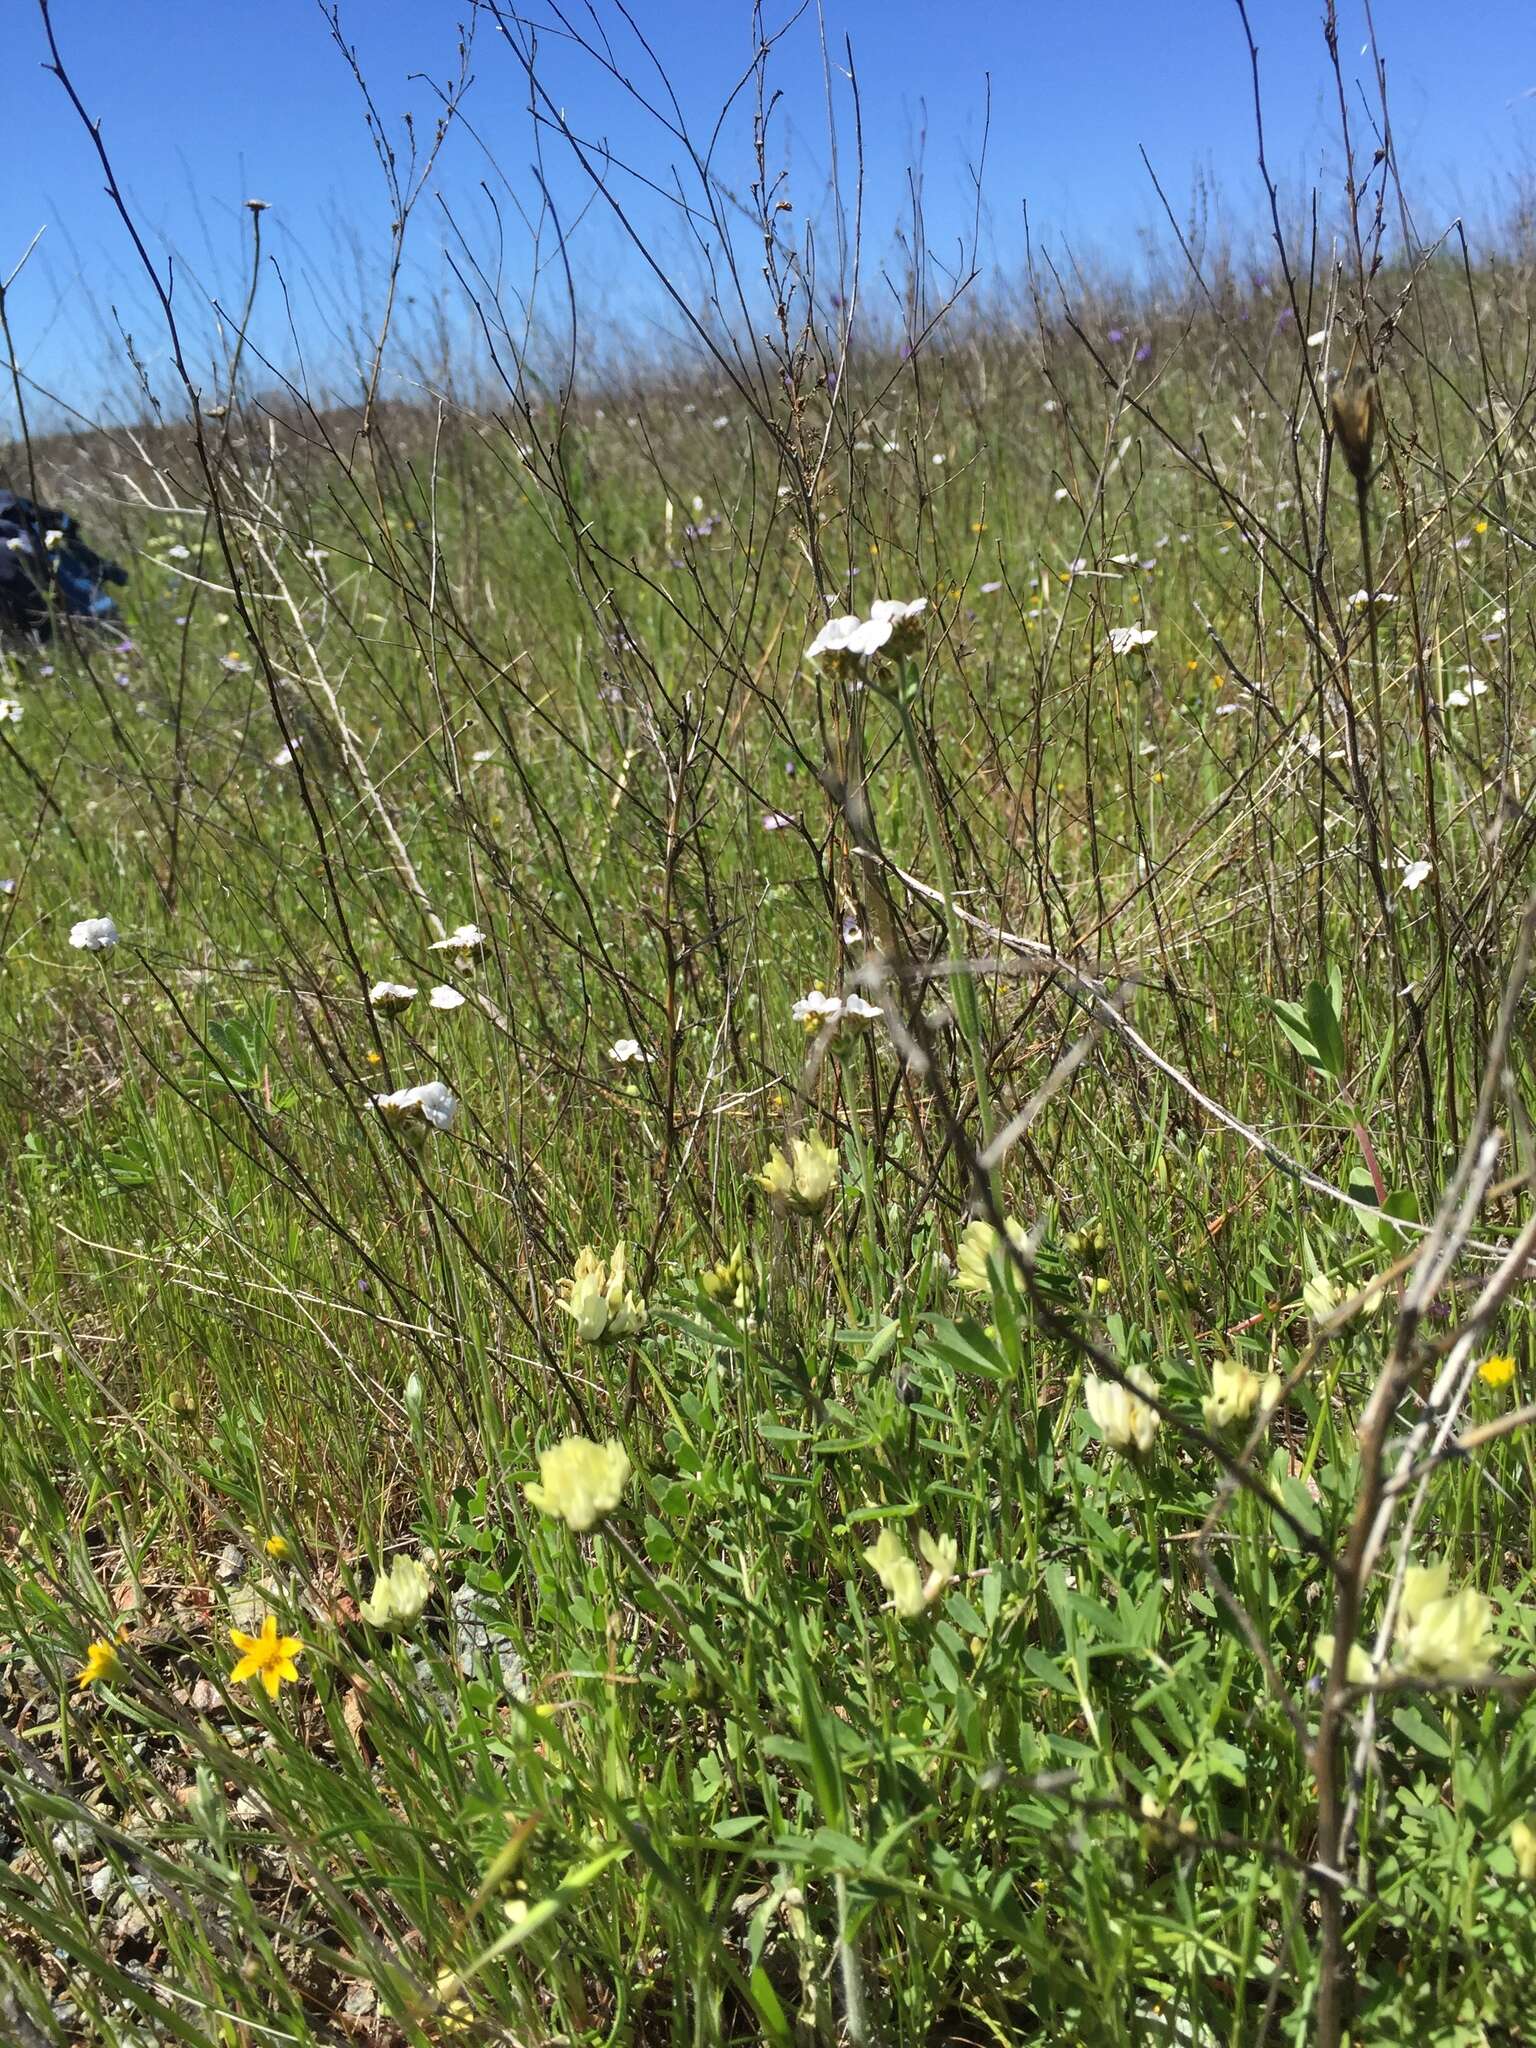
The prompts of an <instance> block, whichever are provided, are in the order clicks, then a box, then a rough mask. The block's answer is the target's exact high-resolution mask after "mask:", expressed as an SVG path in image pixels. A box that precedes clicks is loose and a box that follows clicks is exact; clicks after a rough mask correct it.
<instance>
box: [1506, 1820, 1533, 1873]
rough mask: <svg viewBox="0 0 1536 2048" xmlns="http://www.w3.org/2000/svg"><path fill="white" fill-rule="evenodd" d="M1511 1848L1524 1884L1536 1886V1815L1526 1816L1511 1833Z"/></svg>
mask: <svg viewBox="0 0 1536 2048" xmlns="http://www.w3.org/2000/svg"><path fill="white" fill-rule="evenodd" d="M1509 1846H1510V1848H1511V1849H1513V1850H1514V1852H1515V1868H1516V1870H1518V1871H1519V1873H1520V1877H1521V1881H1522V1883H1524V1884H1536V1814H1529V1813H1528V1814H1526V1815H1525V1817H1524V1818H1523V1819H1522V1820H1517V1821H1516V1822H1515V1824H1514V1826H1513V1827H1512V1828H1511V1829H1510V1831H1509Z"/></svg>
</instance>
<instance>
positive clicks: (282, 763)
mask: <svg viewBox="0 0 1536 2048" xmlns="http://www.w3.org/2000/svg"><path fill="white" fill-rule="evenodd" d="M302 744H303V742H302V741H301V740H295V741H294V742H293V744H292V745H291V746H286V747H279V748H278V750H277V752H276V753H275V754H274V755H273V756H272V766H273V767H274V768H291V767H292V766H293V757H294V755H295V754H296V753H297V752H298V750H299V748H300V746H302Z"/></svg>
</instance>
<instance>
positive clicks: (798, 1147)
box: [753, 1133, 840, 1216]
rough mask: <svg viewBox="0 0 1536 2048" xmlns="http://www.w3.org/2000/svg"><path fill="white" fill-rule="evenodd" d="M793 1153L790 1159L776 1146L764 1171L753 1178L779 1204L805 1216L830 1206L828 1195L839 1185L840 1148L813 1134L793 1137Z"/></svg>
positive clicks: (790, 1150)
mask: <svg viewBox="0 0 1536 2048" xmlns="http://www.w3.org/2000/svg"><path fill="white" fill-rule="evenodd" d="M789 1152H790V1156H789V1157H788V1158H786V1157H785V1156H784V1153H783V1151H782V1149H781V1148H780V1147H779V1146H777V1145H776V1146H775V1147H774V1149H773V1150H772V1152H770V1153H769V1155H768V1160H767V1163H766V1165H765V1166H764V1167H763V1170H762V1172H761V1173H759V1174H756V1175H754V1176H753V1177H754V1179H755V1180H756V1182H757V1184H758V1186H759V1187H760V1188H761V1189H762V1190H763V1191H764V1193H765V1194H767V1195H768V1196H769V1197H770V1198H771V1199H772V1201H773V1202H774V1204H775V1206H776V1207H778V1208H793V1209H798V1210H800V1211H801V1212H802V1213H803V1214H804V1215H807V1216H814V1215H816V1214H817V1213H818V1211H820V1210H822V1209H824V1208H825V1207H826V1205H827V1198H828V1196H829V1195H830V1194H831V1193H832V1190H833V1189H834V1188H835V1187H836V1186H837V1181H838V1174H839V1171H840V1165H839V1160H838V1156H837V1148H836V1146H834V1145H829V1144H828V1143H827V1141H826V1139H825V1138H821V1137H817V1136H816V1135H815V1134H814V1133H813V1134H812V1135H811V1136H810V1137H809V1138H795V1139H793V1140H792V1141H791V1143H790V1148H789Z"/></svg>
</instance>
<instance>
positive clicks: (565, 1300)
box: [560, 1238, 645, 1344]
mask: <svg viewBox="0 0 1536 2048" xmlns="http://www.w3.org/2000/svg"><path fill="white" fill-rule="evenodd" d="M627 1257H628V1251H627V1248H626V1246H625V1244H624V1241H623V1239H622V1238H621V1239H620V1240H619V1242H618V1243H617V1244H616V1245H615V1246H614V1248H613V1256H612V1258H611V1259H605V1258H603V1257H602V1256H601V1254H600V1253H599V1252H598V1251H597V1249H596V1247H595V1246H593V1245H590V1244H584V1245H583V1246H582V1248H581V1250H580V1251H579V1252H578V1253H577V1254H576V1264H575V1267H574V1268H573V1270H572V1273H571V1277H570V1278H569V1280H567V1281H566V1282H565V1293H564V1295H563V1296H562V1298H561V1301H560V1306H561V1308H563V1309H564V1310H565V1312H566V1314H567V1315H568V1316H569V1317H570V1319H571V1321H572V1322H573V1323H574V1324H575V1325H576V1335H577V1336H578V1337H579V1338H580V1339H581V1341H582V1343H583V1344H607V1343H611V1342H613V1341H614V1340H615V1339H617V1338H619V1337H634V1336H638V1334H639V1333H640V1331H641V1330H643V1329H644V1328H645V1303H644V1301H643V1300H641V1298H640V1296H639V1295H638V1294H636V1293H635V1292H634V1290H633V1289H632V1288H631V1287H630V1286H629V1280H628V1274H627V1271H626V1268H625V1261H626V1259H627Z"/></svg>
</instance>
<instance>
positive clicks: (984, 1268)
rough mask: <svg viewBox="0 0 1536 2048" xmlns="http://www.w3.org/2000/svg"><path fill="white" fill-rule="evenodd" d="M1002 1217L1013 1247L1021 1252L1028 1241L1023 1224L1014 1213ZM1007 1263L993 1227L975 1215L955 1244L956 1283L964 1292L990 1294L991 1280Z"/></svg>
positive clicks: (1006, 1256) (995, 1277)
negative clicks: (972, 1221)
mask: <svg viewBox="0 0 1536 2048" xmlns="http://www.w3.org/2000/svg"><path fill="white" fill-rule="evenodd" d="M1003 1221H1004V1222H1005V1223H1006V1224H1007V1226H1008V1236H1009V1238H1010V1239H1011V1241H1012V1243H1013V1246H1014V1248H1015V1250H1017V1251H1020V1252H1022V1251H1023V1250H1024V1247H1025V1244H1026V1243H1027V1241H1028V1233H1027V1232H1026V1231H1025V1228H1024V1226H1023V1224H1022V1223H1021V1222H1020V1221H1019V1220H1018V1218H1017V1217H1016V1216H1005V1217H1004V1218H1003ZM1008 1263H1009V1261H1008V1255H1007V1253H1006V1252H1004V1250H1003V1248H1002V1238H1001V1237H1000V1236H999V1234H998V1232H997V1230H996V1228H995V1227H994V1226H993V1225H992V1224H990V1223H988V1222H986V1221H985V1220H984V1219H983V1218H982V1217H979V1216H978V1217H977V1219H976V1221H975V1222H974V1223H968V1224H967V1225H966V1226H965V1228H964V1230H963V1231H962V1232H961V1233H960V1242H959V1244H958V1245H956V1247H955V1285H956V1286H957V1287H959V1288H962V1289H963V1290H964V1292H965V1293H967V1294H990V1293H991V1292H992V1287H993V1283H994V1280H995V1279H997V1278H999V1277H1000V1276H1001V1275H1002V1273H1003V1272H1004V1270H1005V1269H1006V1267H1007V1265H1008Z"/></svg>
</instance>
